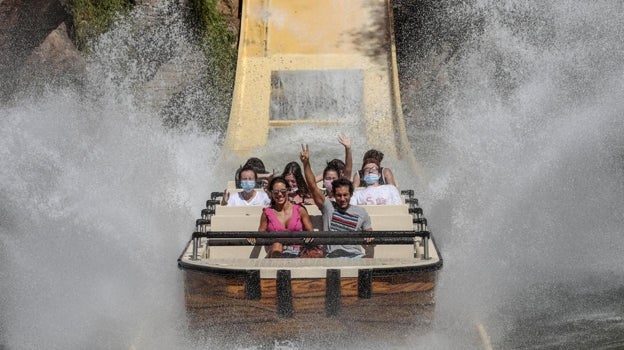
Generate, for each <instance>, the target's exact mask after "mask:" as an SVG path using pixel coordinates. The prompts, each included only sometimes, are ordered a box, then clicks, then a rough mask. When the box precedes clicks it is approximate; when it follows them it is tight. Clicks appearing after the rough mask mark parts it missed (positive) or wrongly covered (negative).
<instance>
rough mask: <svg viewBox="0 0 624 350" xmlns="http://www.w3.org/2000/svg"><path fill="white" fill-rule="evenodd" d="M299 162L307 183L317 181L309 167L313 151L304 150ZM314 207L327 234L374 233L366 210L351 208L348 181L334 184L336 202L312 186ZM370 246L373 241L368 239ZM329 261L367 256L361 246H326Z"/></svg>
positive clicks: (341, 180)
mask: <svg viewBox="0 0 624 350" xmlns="http://www.w3.org/2000/svg"><path fill="white" fill-rule="evenodd" d="M301 148H302V150H301V155H300V159H301V162H302V163H303V170H304V173H305V177H306V180H307V181H308V182H313V181H314V172H313V171H312V167H311V166H310V151H309V148H308V146H307V145H302V146H301ZM310 192H311V194H312V199H314V203H315V204H316V206H317V207H318V208H319V209H320V210H321V213H322V214H323V230H324V231H355V232H357V231H372V230H373V229H372V226H371V219H370V216H369V215H368V213H367V212H366V210H364V208H362V207H359V206H356V205H352V204H350V200H351V196H353V184H352V183H351V181H350V180H349V179H345V178H337V179H335V180H333V181H332V183H331V193H332V196H333V199H334V201H331V200H330V199H329V198H328V197H326V196H324V195H323V193H322V192H321V190H320V189H319V188H318V186H311V188H310ZM367 241H368V242H370V241H372V239H367ZM326 250H327V257H328V258H361V257H363V256H364V254H363V252H362V246H360V245H345V244H342V245H327V246H326Z"/></svg>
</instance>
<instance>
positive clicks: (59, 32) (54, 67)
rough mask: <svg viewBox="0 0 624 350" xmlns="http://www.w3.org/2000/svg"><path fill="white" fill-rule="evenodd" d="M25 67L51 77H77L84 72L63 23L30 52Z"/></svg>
mask: <svg viewBox="0 0 624 350" xmlns="http://www.w3.org/2000/svg"><path fill="white" fill-rule="evenodd" d="M25 67H26V68H27V69H29V70H32V71H40V73H42V74H47V75H49V76H51V77H55V76H58V75H66V74H71V75H79V74H82V73H83V72H84V68H85V63H84V60H83V58H82V56H81V55H80V52H79V51H78V49H76V46H75V45H74V43H73V41H71V39H70V38H69V35H68V32H67V26H66V25H65V22H63V23H61V24H60V25H59V26H58V27H57V28H56V29H55V30H53V31H52V32H51V33H50V34H49V35H48V36H47V37H46V39H45V40H44V41H43V43H41V45H39V46H38V47H36V48H35V49H34V50H33V51H32V52H31V54H30V56H29V57H28V58H27V59H26V62H25Z"/></svg>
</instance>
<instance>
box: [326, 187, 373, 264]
mask: <svg viewBox="0 0 624 350" xmlns="http://www.w3.org/2000/svg"><path fill="white" fill-rule="evenodd" d="M334 205H335V203H334V202H332V201H330V200H329V199H328V198H327V197H325V202H324V203H323V209H322V211H321V212H322V213H323V230H324V231H363V230H368V229H370V228H371V220H370V216H368V213H367V212H366V210H364V208H362V207H358V206H357V205H349V208H347V210H346V211H344V212H341V211H338V210H336V208H335V207H334ZM338 249H342V250H344V251H347V252H349V253H355V254H360V253H362V246H360V245H327V251H328V253H331V252H333V251H334V250H338Z"/></svg>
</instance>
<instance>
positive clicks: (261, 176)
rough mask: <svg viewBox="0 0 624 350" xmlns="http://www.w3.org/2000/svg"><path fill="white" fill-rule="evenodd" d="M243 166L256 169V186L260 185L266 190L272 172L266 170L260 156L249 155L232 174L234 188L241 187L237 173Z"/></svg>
mask: <svg viewBox="0 0 624 350" xmlns="http://www.w3.org/2000/svg"><path fill="white" fill-rule="evenodd" d="M243 167H252V168H253V169H254V170H255V171H256V178H257V180H256V181H257V182H258V187H262V188H263V189H265V190H266V186H267V185H268V184H269V180H270V179H271V178H272V177H273V174H272V173H270V172H268V171H267V170H266V169H265V168H264V162H262V160H261V159H260V158H256V157H251V158H249V159H247V161H246V162H245V164H244V165H243V166H241V167H240V168H238V170H237V171H236V174H235V175H234V179H235V182H236V188H241V186H240V180H239V173H240V171H241V169H242V168H243Z"/></svg>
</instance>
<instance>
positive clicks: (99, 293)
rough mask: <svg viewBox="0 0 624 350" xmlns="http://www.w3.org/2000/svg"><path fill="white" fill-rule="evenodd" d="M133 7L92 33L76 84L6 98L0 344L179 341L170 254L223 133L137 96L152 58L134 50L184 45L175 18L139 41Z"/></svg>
mask: <svg viewBox="0 0 624 350" xmlns="http://www.w3.org/2000/svg"><path fill="white" fill-rule="evenodd" d="M133 16H135V17H134V18H128V19H120V21H119V23H118V27H117V28H116V29H114V30H113V31H112V32H110V33H109V34H107V36H105V37H103V38H102V39H101V41H100V42H99V43H98V45H96V48H95V50H94V53H93V56H91V58H90V63H89V64H88V66H87V71H88V75H87V77H86V78H85V81H84V83H83V85H82V86H80V87H55V88H54V89H53V88H52V87H50V88H48V90H47V91H46V92H45V93H43V94H40V95H32V96H28V92H23V95H25V96H28V97H26V98H22V99H20V100H19V101H18V102H17V103H15V104H14V105H12V106H3V107H2V108H1V109H0V115H2V118H1V120H0V123H1V125H2V127H1V130H2V131H0V133H1V136H0V149H1V150H2V151H0V152H1V153H2V167H1V170H0V179H1V183H2V191H1V192H0V198H2V206H1V207H0V217H1V218H2V219H1V224H0V237H1V240H0V241H1V242H2V244H1V245H0V250H1V251H2V254H0V256H1V258H0V260H1V263H0V265H1V266H2V268H1V269H0V273H1V277H2V281H3V283H2V286H1V287H0V295H2V297H1V299H0V302H1V304H2V308H1V309H2V310H3V311H2V315H1V316H0V324H1V325H2V326H1V328H0V330H1V337H0V344H2V346H7V347H8V348H15V349H19V348H34V347H40V346H41V344H45V347H46V348H49V349H68V348H70V349H76V348H102V349H111V348H179V347H181V346H183V344H185V341H184V340H183V339H184V336H183V335H182V334H184V328H185V315H184V314H183V310H184V304H183V297H182V290H181V288H182V281H181V280H180V274H179V272H178V270H177V268H176V266H175V258H176V256H177V255H178V254H179V253H180V250H181V248H182V247H183V245H184V242H185V241H186V240H187V239H188V233H189V232H191V231H192V228H193V220H194V218H195V216H196V214H197V213H198V212H199V210H200V207H201V206H202V202H203V201H204V200H205V198H207V197H208V196H209V193H210V192H209V191H210V190H211V188H208V186H207V183H209V182H210V177H211V173H212V171H211V168H210V164H212V163H214V161H215V154H217V153H218V152H219V146H218V142H217V141H218V140H219V138H220V136H219V134H218V133H217V132H211V133H199V132H197V131H194V130H198V129H199V128H193V127H187V128H186V129H185V130H184V131H179V130H171V129H167V128H165V127H163V125H162V120H161V116H160V115H159V109H158V108H155V107H154V105H150V104H148V103H146V102H143V101H142V100H141V102H140V103H139V102H138V101H140V97H141V96H142V94H143V93H144V90H143V83H144V82H145V81H147V80H149V76H150V74H152V71H153V70H154V69H155V68H154V67H152V65H156V64H157V63H158V62H156V61H149V62H144V61H140V60H136V56H133V55H132V54H130V53H129V52H136V51H139V52H142V54H145V53H146V52H149V53H150V54H155V53H158V54H160V56H151V57H152V58H153V59H155V58H154V57H160V58H161V59H160V61H159V62H160V64H162V63H163V62H171V61H172V60H176V59H179V60H184V59H185V58H186V57H185V54H186V53H187V52H188V51H187V48H188V46H190V44H189V42H188V40H189V35H182V34H184V33H180V32H177V31H178V30H180V28H182V27H183V25H184V23H182V22H175V21H174V22H173V23H172V22H169V23H167V25H165V26H163V25H161V27H159V30H154V31H153V32H152V33H151V35H150V36H151V38H150V40H151V41H150V42H149V43H147V42H141V40H139V39H137V36H138V35H139V33H137V31H136V28H134V27H133V26H132V25H131V24H132V23H136V16H139V14H137V13H135V14H133ZM176 20H177V21H181V18H179V17H178V18H177V19H176ZM128 28H130V29H134V30H127V29H128ZM164 44H166V45H164ZM163 47H164V48H166V51H164V52H163V51H162V50H163ZM195 50H196V51H199V50H198V49H197V48H195ZM205 98H206V99H207V100H210V98H211V96H209V95H206V96H205Z"/></svg>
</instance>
